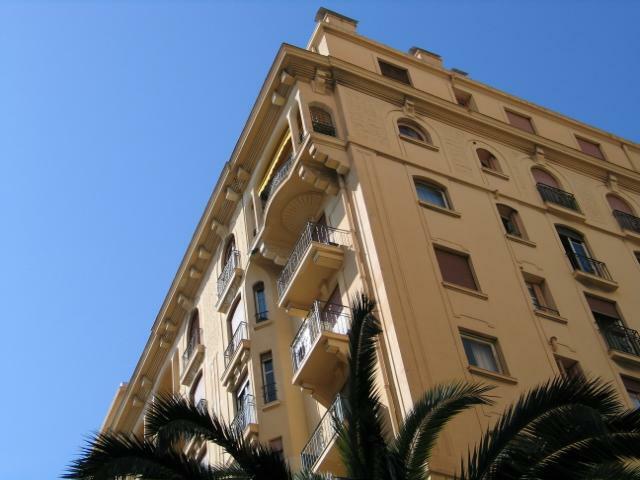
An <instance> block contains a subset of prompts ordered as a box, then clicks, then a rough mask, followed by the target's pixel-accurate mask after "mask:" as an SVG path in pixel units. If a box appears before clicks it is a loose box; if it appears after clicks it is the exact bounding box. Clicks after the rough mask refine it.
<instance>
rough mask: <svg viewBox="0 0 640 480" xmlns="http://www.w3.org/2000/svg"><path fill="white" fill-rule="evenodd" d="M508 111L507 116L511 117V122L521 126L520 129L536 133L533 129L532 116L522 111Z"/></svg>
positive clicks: (515, 125) (518, 126)
mask: <svg viewBox="0 0 640 480" xmlns="http://www.w3.org/2000/svg"><path fill="white" fill-rule="evenodd" d="M505 112H507V118H508V119H509V123H510V124H511V125H512V126H514V127H516V128H519V129H520V130H524V131H525V132H529V133H536V131H535V130H534V129H533V122H532V121H531V118H530V117H527V116H525V115H522V114H521V113H516V112H512V111H511V110H505Z"/></svg>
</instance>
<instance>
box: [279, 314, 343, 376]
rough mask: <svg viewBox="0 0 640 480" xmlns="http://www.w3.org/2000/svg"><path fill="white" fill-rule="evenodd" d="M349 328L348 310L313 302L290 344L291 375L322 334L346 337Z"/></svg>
mask: <svg viewBox="0 0 640 480" xmlns="http://www.w3.org/2000/svg"><path fill="white" fill-rule="evenodd" d="M349 328H351V317H350V315H349V309H348V308H347V307H345V306H342V305H335V304H326V303H324V302H319V301H315V302H313V306H312V307H311V310H310V311H309V315H307V318H305V319H304V322H302V325H300V328H299V329H298V332H297V333H296V335H295V337H294V338H293V342H291V359H292V361H293V373H295V372H297V371H298V369H299V368H300V365H302V362H304V360H305V358H306V357H307V355H309V352H310V351H311V347H312V346H313V344H314V342H315V341H316V339H317V338H318V337H319V336H320V334H321V333H322V332H333V333H340V334H343V335H346V334H347V333H348V332H349Z"/></svg>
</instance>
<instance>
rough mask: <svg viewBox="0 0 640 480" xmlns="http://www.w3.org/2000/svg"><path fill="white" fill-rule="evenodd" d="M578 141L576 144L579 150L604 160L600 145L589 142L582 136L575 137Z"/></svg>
mask: <svg viewBox="0 0 640 480" xmlns="http://www.w3.org/2000/svg"><path fill="white" fill-rule="evenodd" d="M576 140H577V141H578V145H580V150H582V152H583V153H586V154H587V155H591V156H592V157H596V158H599V159H600V160H604V159H605V158H604V155H603V154H602V150H600V145H598V144H597V143H595V142H591V141H589V140H585V139H584V138H580V137H576Z"/></svg>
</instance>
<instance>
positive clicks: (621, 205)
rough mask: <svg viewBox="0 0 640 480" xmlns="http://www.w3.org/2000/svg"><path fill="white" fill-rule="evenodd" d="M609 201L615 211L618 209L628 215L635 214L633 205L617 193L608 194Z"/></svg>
mask: <svg viewBox="0 0 640 480" xmlns="http://www.w3.org/2000/svg"><path fill="white" fill-rule="evenodd" d="M607 202H609V206H610V207H611V210H613V211H614V212H615V211H618V212H622V213H626V214H627V215H633V209H632V208H631V206H630V205H629V204H628V203H627V202H625V201H624V200H623V199H621V198H620V197H618V196H617V195H607Z"/></svg>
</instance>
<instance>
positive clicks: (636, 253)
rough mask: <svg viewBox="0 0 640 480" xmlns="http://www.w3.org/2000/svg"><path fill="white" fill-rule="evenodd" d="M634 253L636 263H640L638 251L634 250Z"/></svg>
mask: <svg viewBox="0 0 640 480" xmlns="http://www.w3.org/2000/svg"><path fill="white" fill-rule="evenodd" d="M634 255H635V256H636V260H637V261H638V263H640V252H634Z"/></svg>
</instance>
